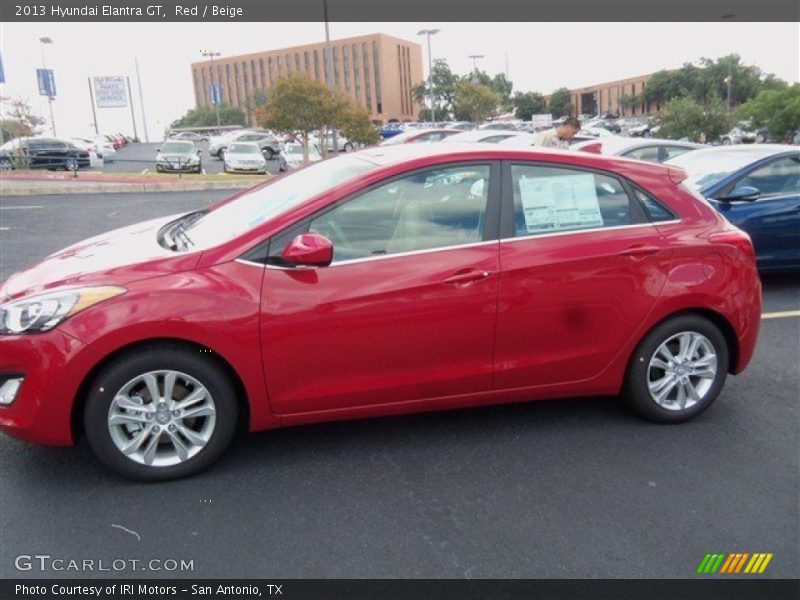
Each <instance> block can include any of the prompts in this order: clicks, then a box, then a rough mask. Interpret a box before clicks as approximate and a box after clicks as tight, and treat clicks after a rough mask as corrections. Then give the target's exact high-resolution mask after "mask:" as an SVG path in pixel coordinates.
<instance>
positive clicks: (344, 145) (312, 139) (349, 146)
mask: <svg viewBox="0 0 800 600" xmlns="http://www.w3.org/2000/svg"><path fill="white" fill-rule="evenodd" d="M325 137H326V142H327V148H328V152H333V132H328V134H327V136H325ZM308 143H309V145H311V144H314V145H315V146H317V148H322V143H323V142H322V140H321V139H320V137H319V135H318V134H316V133H312V134H311V135H309V136H308ZM336 147H337V151H338V152H352V151H353V150H356V145H355V143H353V142H351V141H350V140H348V139H347V138H346V137H344V136H343V135H342V134H341V133H339V134H338V135H337V136H336Z"/></svg>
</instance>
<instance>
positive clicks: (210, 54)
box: [200, 50, 222, 129]
mask: <svg viewBox="0 0 800 600" xmlns="http://www.w3.org/2000/svg"><path fill="white" fill-rule="evenodd" d="M200 53H201V54H202V55H203V56H204V57H205V58H210V59H211V67H210V69H211V102H212V104H213V105H214V112H215V113H216V115H217V129H219V127H220V125H219V103H218V102H216V100H217V98H216V91H217V88H216V87H214V57H215V56H220V53H219V52H212V51H211V50H201V51H200ZM221 91H222V88H221V86H220V92H221ZM221 95H222V94H220V96H221Z"/></svg>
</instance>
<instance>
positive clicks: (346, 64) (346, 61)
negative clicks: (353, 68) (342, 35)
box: [342, 46, 351, 96]
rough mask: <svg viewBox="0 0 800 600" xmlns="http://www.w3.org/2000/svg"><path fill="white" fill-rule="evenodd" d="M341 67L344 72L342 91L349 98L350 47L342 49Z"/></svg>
mask: <svg viewBox="0 0 800 600" xmlns="http://www.w3.org/2000/svg"><path fill="white" fill-rule="evenodd" d="M342 67H343V70H344V89H345V91H346V92H347V95H348V96H350V95H351V94H350V46H344V47H343V48H342Z"/></svg>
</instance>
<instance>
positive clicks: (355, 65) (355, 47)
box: [353, 44, 361, 106]
mask: <svg viewBox="0 0 800 600" xmlns="http://www.w3.org/2000/svg"><path fill="white" fill-rule="evenodd" d="M353 79H354V80H355V87H356V103H357V104H358V106H361V76H360V73H359V70H358V44H353Z"/></svg>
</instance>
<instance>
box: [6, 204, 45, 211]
mask: <svg viewBox="0 0 800 600" xmlns="http://www.w3.org/2000/svg"><path fill="white" fill-rule="evenodd" d="M29 208H44V206H36V205H31V206H0V210H27V209H29Z"/></svg>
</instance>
